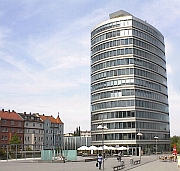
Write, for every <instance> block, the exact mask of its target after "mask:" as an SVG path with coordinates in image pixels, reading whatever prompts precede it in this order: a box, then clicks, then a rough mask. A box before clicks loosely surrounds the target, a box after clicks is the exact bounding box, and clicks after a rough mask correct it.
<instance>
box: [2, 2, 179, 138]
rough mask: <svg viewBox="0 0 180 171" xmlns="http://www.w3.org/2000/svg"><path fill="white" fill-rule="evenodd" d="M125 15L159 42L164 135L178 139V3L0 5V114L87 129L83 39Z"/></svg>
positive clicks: (86, 44)
mask: <svg viewBox="0 0 180 171" xmlns="http://www.w3.org/2000/svg"><path fill="white" fill-rule="evenodd" d="M120 9H122V10H126V11H128V12H129V13H131V14H133V15H134V16H136V17H139V18H141V19H143V20H146V21H147V22H148V23H150V24H152V25H153V26H155V27H156V28H158V29H159V30H160V31H161V33H162V34H163V35H164V37H165V45H166V58H167V71H168V86H169V87H168V91H169V108H170V121H171V125H170V126H171V135H175V134H176V135H180V124H179V123H180V114H179V113H180V107H179V104H180V77H179V76H178V74H177V73H180V67H179V64H180V58H179V45H180V31H179V28H180V1H179V0H148V1H144V0H126V1H124V0H101V1H97V0H68V1H65V0H53V1H52V0H0V108H5V109H6V110H8V109H11V110H12V109H14V110H16V111H17V112H24V111H26V112H39V113H40V114H42V113H45V114H49V115H51V114H52V115H54V116H55V117H56V116H57V113H58V112H59V113H60V117H61V119H62V120H63V122H64V123H65V132H70V131H73V130H74V129H75V128H76V126H79V125H80V126H81V127H82V129H83V130H86V129H87V130H89V129H90V32H91V30H92V29H93V28H94V27H95V26H96V25H97V24H98V23H100V22H102V21H104V20H106V19H108V15H109V13H112V12H115V11H117V10H120Z"/></svg>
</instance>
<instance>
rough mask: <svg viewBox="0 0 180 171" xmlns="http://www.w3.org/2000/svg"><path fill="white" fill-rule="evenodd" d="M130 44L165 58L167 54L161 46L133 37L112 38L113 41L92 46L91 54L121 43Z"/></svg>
mask: <svg viewBox="0 0 180 171" xmlns="http://www.w3.org/2000/svg"><path fill="white" fill-rule="evenodd" d="M130 44H133V45H137V46H139V47H142V48H144V49H146V50H149V51H150V52H152V53H154V54H156V55H158V56H159V57H161V58H164V55H165V54H164V52H163V51H161V50H160V49H159V48H157V47H155V46H152V45H150V44H147V43H145V42H144V41H140V40H137V39H132V38H127V39H118V40H112V41H109V42H106V43H102V44H100V45H98V46H96V47H94V48H92V50H91V53H92V54H91V55H94V54H95V53H96V52H98V51H100V50H103V49H106V48H110V47H116V46H120V45H130Z"/></svg>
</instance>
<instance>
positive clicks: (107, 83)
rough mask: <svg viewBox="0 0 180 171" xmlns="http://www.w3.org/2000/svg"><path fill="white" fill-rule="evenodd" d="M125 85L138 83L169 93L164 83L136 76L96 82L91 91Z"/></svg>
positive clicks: (138, 84)
mask: <svg viewBox="0 0 180 171" xmlns="http://www.w3.org/2000/svg"><path fill="white" fill-rule="evenodd" d="M123 85H137V86H143V87H146V88H150V89H153V90H156V91H159V92H162V93H165V94H166V93H167V87H166V86H163V85H159V84H157V83H154V82H150V81H147V80H142V79H134V78H127V79H116V80H111V81H104V82H100V83H97V84H94V85H92V86H91V91H92V92H93V91H95V90H99V89H103V88H108V87H114V86H123Z"/></svg>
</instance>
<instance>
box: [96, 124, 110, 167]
mask: <svg viewBox="0 0 180 171" xmlns="http://www.w3.org/2000/svg"><path fill="white" fill-rule="evenodd" d="M97 129H101V130H102V150H103V152H102V153H103V155H102V157H103V170H104V129H108V128H107V127H106V126H103V122H102V125H99V126H98V127H97Z"/></svg>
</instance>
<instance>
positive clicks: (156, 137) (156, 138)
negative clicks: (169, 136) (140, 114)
mask: <svg viewBox="0 0 180 171" xmlns="http://www.w3.org/2000/svg"><path fill="white" fill-rule="evenodd" d="M158 138H159V137H158V136H155V137H154V139H155V140H156V157H157V141H158Z"/></svg>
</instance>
